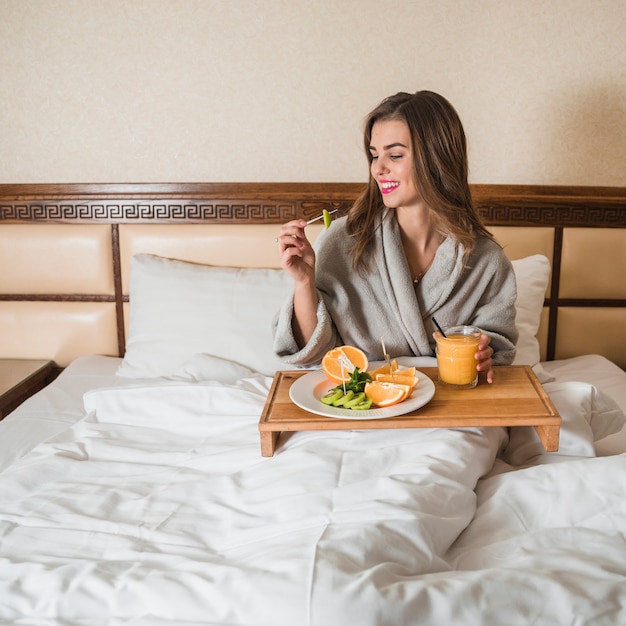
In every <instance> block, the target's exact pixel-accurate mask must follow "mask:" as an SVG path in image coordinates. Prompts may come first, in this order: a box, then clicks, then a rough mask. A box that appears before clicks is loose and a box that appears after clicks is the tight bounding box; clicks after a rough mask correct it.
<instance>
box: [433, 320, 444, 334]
mask: <svg viewBox="0 0 626 626" xmlns="http://www.w3.org/2000/svg"><path fill="white" fill-rule="evenodd" d="M432 320H433V324H434V325H435V326H436V327H437V330H438V331H439V332H440V333H441V334H442V335H443V336H444V337H445V336H446V333H444V332H443V328H441V326H439V323H438V322H437V320H436V319H435V318H434V317H433V318H432Z"/></svg>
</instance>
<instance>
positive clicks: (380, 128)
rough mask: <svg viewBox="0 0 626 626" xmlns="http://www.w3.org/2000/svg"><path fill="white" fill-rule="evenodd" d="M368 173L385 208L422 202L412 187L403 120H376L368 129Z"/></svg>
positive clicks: (408, 137)
mask: <svg viewBox="0 0 626 626" xmlns="http://www.w3.org/2000/svg"><path fill="white" fill-rule="evenodd" d="M370 153H371V155H372V162H371V165H370V171H371V173H372V176H373V177H374V180H376V182H377V183H378V188H379V189H380V193H381V194H382V197H383V202H384V203H385V206H387V207H389V208H392V209H397V208H399V207H408V206H414V205H416V204H419V203H421V202H422V196H421V195H420V193H419V192H418V190H417V187H416V185H415V168H414V166H413V152H412V150H411V134H410V132H409V127H408V126H407V124H406V122H404V121H403V120H379V121H378V122H375V123H374V126H372V138H371V145H370Z"/></svg>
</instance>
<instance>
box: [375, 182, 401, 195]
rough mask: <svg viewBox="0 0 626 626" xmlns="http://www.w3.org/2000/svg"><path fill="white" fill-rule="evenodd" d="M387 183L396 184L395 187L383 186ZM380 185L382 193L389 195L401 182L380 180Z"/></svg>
mask: <svg viewBox="0 0 626 626" xmlns="http://www.w3.org/2000/svg"><path fill="white" fill-rule="evenodd" d="M385 183H394V185H393V187H383V185H384V184H385ZM378 187H379V189H380V193H382V194H383V195H387V194H390V193H393V192H394V191H395V190H396V189H397V188H398V187H399V183H398V182H397V181H395V180H379V181H378Z"/></svg>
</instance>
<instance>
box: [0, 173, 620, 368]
mask: <svg viewBox="0 0 626 626" xmlns="http://www.w3.org/2000/svg"><path fill="white" fill-rule="evenodd" d="M362 190H363V185H361V184H357V183H184V184H183V183H145V184H85V185H80V184H79V185H72V184H50V185H47V184H42V185H1V184H0V358H2V357H12V358H19V357H42V358H51V359H53V360H55V361H56V363H57V365H59V366H65V365H67V363H69V361H70V360H72V359H73V358H75V357H77V356H79V355H82V354H114V355H117V356H123V354H124V351H125V345H126V336H127V333H128V310H129V302H128V301H129V296H128V287H129V277H130V259H131V258H132V256H133V255H135V254H137V253H140V252H145V253H152V254H157V255H160V256H165V257H170V258H178V259H183V260H188V261H194V262H199V263H206V264H212V265H221V266H235V267H278V257H277V254H276V241H275V237H276V235H277V234H278V232H279V229H280V225H281V224H283V223H285V222H287V221H289V220H292V219H295V218H299V219H306V220H308V219H311V218H315V217H317V216H319V215H320V214H321V213H322V210H323V209H327V210H329V211H331V210H335V209H336V210H337V211H338V214H339V215H342V214H345V213H346V212H347V211H348V210H349V208H350V207H351V206H352V205H353V203H354V200H355V199H356V198H357V197H358V195H359V194H360V193H361V192H362ZM472 194H473V195H474V199H475V201H476V204H477V206H478V209H479V211H480V213H481V216H482V218H483V220H484V221H485V224H486V225H487V227H488V228H489V229H490V230H491V231H492V232H493V233H494V235H495V237H496V239H497V240H498V241H499V242H500V243H501V244H502V245H503V247H504V250H505V252H506V253H507V255H508V256H509V258H511V259H512V260H515V259H519V258H522V257H526V256H529V255H533V254H543V255H545V256H546V257H547V258H548V259H549V260H550V263H551V268H552V274H551V278H550V283H549V285H548V288H547V291H546V298H545V302H544V310H543V315H542V321H541V326H540V329H539V334H538V338H539V341H540V345H541V356H542V358H543V359H544V360H550V359H554V358H564V357H566V356H574V355H577V354H586V353H589V352H595V353H599V354H603V355H605V356H607V357H608V358H611V360H613V361H614V362H616V363H618V364H619V365H620V366H622V367H625V368H626V348H625V346H624V342H625V341H626V281H625V280H624V275H623V271H624V270H623V268H624V267H625V266H626V252H625V250H626V246H625V244H626V188H621V187H620V188H618V187H548V186H531V185H473V186H472ZM321 230H322V226H321V224H320V223H319V222H318V223H316V224H313V225H311V226H309V227H308V229H307V232H308V234H309V236H310V238H311V239H315V238H316V236H317V235H318V234H319V232H321Z"/></svg>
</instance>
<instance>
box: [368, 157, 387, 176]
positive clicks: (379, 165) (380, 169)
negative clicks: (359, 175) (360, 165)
mask: <svg viewBox="0 0 626 626" xmlns="http://www.w3.org/2000/svg"><path fill="white" fill-rule="evenodd" d="M373 166H374V167H373V168H372V170H373V171H374V173H375V174H378V175H380V174H384V173H385V172H388V171H389V168H388V167H387V164H386V163H385V160H384V159H381V158H378V159H376V161H374V162H373Z"/></svg>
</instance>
